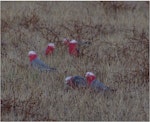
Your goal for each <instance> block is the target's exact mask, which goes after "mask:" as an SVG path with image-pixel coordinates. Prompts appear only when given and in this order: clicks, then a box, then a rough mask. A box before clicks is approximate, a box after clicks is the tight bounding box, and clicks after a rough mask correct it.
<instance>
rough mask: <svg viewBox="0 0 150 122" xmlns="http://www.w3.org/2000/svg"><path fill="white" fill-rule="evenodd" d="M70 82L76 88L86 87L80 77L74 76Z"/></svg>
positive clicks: (84, 81) (85, 83) (84, 80)
mask: <svg viewBox="0 0 150 122" xmlns="http://www.w3.org/2000/svg"><path fill="white" fill-rule="evenodd" d="M72 80H73V82H74V83H75V84H76V86H80V87H85V86H86V85H87V82H86V79H85V78H83V77H81V76H74V77H73V78H72Z"/></svg>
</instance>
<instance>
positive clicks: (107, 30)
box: [1, 2, 149, 121]
mask: <svg viewBox="0 0 150 122" xmlns="http://www.w3.org/2000/svg"><path fill="white" fill-rule="evenodd" d="M1 7H2V8H1V12H2V13H1V27H2V28H1V36H2V38H1V49H2V50H1V54H2V55H1V62H2V63H1V64H2V65H1V67H2V68H1V73H2V78H1V110H2V113H1V120H84V121H86V120H103V121H108V120H128V121H131V120H132V121H138V120H139V121H142V120H146V121H148V120H149V99H148V97H149V62H148V57H149V55H148V51H149V2H2V3H1ZM64 37H67V38H70V39H72V38H74V39H77V40H80V39H81V40H88V41H91V43H92V45H91V46H90V47H87V48H86V49H84V50H83V52H84V53H85V52H87V50H88V51H89V54H90V55H88V56H87V53H85V55H83V56H81V57H79V58H73V57H71V56H69V55H68V53H67V50H66V49H65V47H63V46H62V45H61V43H60V40H62V39H63V38H64ZM48 42H55V43H56V50H55V53H54V55H53V56H50V57H48V58H46V57H45V56H44V50H45V47H46V46H47V44H48ZM30 50H35V51H36V52H37V53H38V55H39V57H40V58H41V59H42V60H44V61H45V62H46V63H47V64H49V65H50V66H55V67H57V69H58V73H41V72H38V71H35V70H33V69H32V68H30V67H29V65H28V64H29V60H28V56H27V54H28V51H30ZM89 56H90V57H89ZM86 71H92V72H94V73H95V74H96V76H97V78H98V79H99V80H101V81H103V82H104V83H105V84H106V85H108V86H110V87H112V88H115V89H117V92H116V93H114V94H103V93H90V92H89V91H88V90H87V91H85V90H70V91H68V92H65V91H64V84H63V83H64V79H65V77H66V76H68V75H73V74H74V75H82V76H84V74H85V72H86Z"/></svg>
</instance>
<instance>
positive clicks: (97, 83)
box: [91, 80, 109, 90]
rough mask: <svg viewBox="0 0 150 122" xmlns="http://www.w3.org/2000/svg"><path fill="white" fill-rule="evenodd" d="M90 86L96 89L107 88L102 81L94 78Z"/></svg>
mask: <svg viewBox="0 0 150 122" xmlns="http://www.w3.org/2000/svg"><path fill="white" fill-rule="evenodd" d="M91 87H92V88H94V89H97V90H108V89H109V88H108V87H107V86H106V85H105V84H104V83H102V82H100V81H98V80H94V81H93V82H92V84H91Z"/></svg>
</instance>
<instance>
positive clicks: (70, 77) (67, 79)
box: [65, 76, 72, 84]
mask: <svg viewBox="0 0 150 122" xmlns="http://www.w3.org/2000/svg"><path fill="white" fill-rule="evenodd" d="M71 79H72V76H68V77H66V78H65V84H69V82H70V81H71Z"/></svg>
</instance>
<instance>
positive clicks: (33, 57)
mask: <svg viewBox="0 0 150 122" xmlns="http://www.w3.org/2000/svg"><path fill="white" fill-rule="evenodd" d="M28 56H29V60H30V64H31V66H32V67H33V68H36V69H39V70H40V71H56V69H55V68H51V67H49V66H48V65H47V64H45V63H44V62H43V61H41V60H40V59H39V58H38V56H37V54H36V52H35V51H29V53H28Z"/></svg>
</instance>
